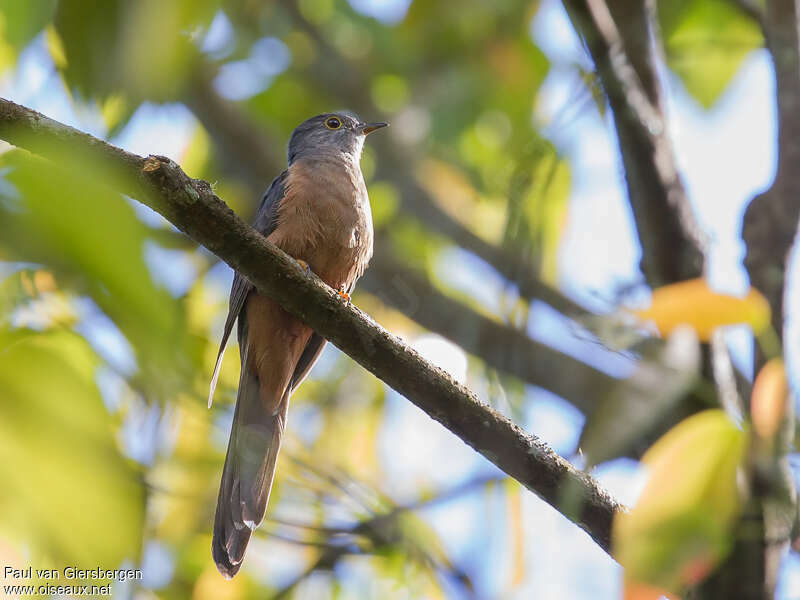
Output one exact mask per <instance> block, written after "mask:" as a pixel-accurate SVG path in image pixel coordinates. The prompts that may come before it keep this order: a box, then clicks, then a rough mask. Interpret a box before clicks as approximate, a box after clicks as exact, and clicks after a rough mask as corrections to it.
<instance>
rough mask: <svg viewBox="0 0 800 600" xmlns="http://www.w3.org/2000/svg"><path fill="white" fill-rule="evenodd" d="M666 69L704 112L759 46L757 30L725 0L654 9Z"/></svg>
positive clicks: (681, 0)
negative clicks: (663, 50) (662, 44)
mask: <svg viewBox="0 0 800 600" xmlns="http://www.w3.org/2000/svg"><path fill="white" fill-rule="evenodd" d="M658 17H659V20H660V22H661V31H662V34H663V38H664V46H665V48H666V53H667V64H668V65H669V67H670V69H672V71H674V72H675V73H676V74H677V75H678V77H680V79H681V81H683V84H684V85H685V86H686V90H687V91H688V92H689V94H690V95H691V96H692V97H693V98H694V99H695V100H697V101H698V102H699V103H700V104H701V105H702V106H703V108H706V109H708V108H710V107H711V106H712V105H713V104H714V103H715V102H716V101H717V99H719V97H720V95H721V94H722V93H723V92H724V91H725V88H726V87H727V86H728V84H729V83H730V82H731V79H733V76H734V75H735V74H736V72H737V71H738V70H739V67H740V66H741V64H742V61H743V60H744V58H745V57H746V56H747V54H749V53H750V51H751V50H754V49H755V48H759V47H761V46H762V45H763V38H762V36H761V31H760V29H759V27H758V25H757V24H756V23H755V22H754V21H753V20H752V19H750V18H748V17H747V16H746V15H744V14H743V13H742V11H740V10H739V9H738V8H736V6H735V4H734V3H732V2H727V1H726V0H672V1H670V2H659V3H658Z"/></svg>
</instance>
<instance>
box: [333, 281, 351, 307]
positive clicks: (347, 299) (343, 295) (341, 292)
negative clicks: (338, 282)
mask: <svg viewBox="0 0 800 600" xmlns="http://www.w3.org/2000/svg"><path fill="white" fill-rule="evenodd" d="M336 295H337V296H339V298H341V299H342V300H344V301H345V302H346V303H347V305H348V306H350V294H348V293H347V292H346V291H345V289H344V286H341V287H339V289H338V290H336Z"/></svg>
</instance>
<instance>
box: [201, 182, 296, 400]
mask: <svg viewBox="0 0 800 600" xmlns="http://www.w3.org/2000/svg"><path fill="white" fill-rule="evenodd" d="M287 176H288V171H284V172H283V173H281V174H280V175H279V176H278V177H276V178H275V179H274V180H273V181H272V184H271V185H270V186H269V188H268V189H267V191H266V192H265V193H264V196H263V197H262V198H261V205H260V206H259V207H258V211H257V212H256V218H255V221H254V222H253V227H254V228H255V229H256V231H258V232H259V233H260V234H261V235H263V236H264V237H267V236H268V235H269V234H270V233H272V232H273V231H274V230H275V227H276V226H277V221H278V206H279V205H280V201H281V200H282V199H283V195H284V192H285V182H286V177H287ZM253 288H254V286H253V284H252V283H250V282H249V281H248V280H247V279H246V278H245V277H243V276H242V275H240V274H239V273H235V274H234V276H233V285H232V286H231V296H230V300H229V302H228V318H227V319H226V320H225V328H224V329H223V331H222V340H221V341H220V344H219V352H218V353H217V362H216V364H215V365H214V375H213V376H212V377H211V386H210V388H209V391H208V407H209V408H211V401H212V400H213V399H214V390H216V389H217V379H219V371H220V368H221V367H222V357H223V356H224V354H225V346H226V345H227V344H228V338H229V337H230V335H231V331H233V324H234V323H235V322H236V319H237V317H238V316H239V313H240V312H241V311H242V308H243V307H244V302H245V300H246V299H247V296H248V294H250V292H251V291H252V290H253Z"/></svg>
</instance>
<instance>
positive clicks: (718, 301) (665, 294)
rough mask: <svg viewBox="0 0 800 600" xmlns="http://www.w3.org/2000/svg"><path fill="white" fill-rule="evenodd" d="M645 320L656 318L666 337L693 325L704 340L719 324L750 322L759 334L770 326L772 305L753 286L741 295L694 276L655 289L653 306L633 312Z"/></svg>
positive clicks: (655, 320)
mask: <svg viewBox="0 0 800 600" xmlns="http://www.w3.org/2000/svg"><path fill="white" fill-rule="evenodd" d="M633 314H635V315H636V316H637V317H639V318H640V319H642V320H643V321H652V322H653V323H655V325H656V327H657V328H658V331H659V333H660V334H661V335H662V336H668V335H669V334H670V333H671V332H672V331H673V330H674V329H675V328H676V327H678V326H679V325H683V324H686V325H690V326H692V327H694V329H695V331H697V337H699V338H700V339H701V340H703V341H709V340H710V339H711V336H712V334H713V333H714V330H715V329H716V328H717V327H723V326H725V325H737V324H748V325H750V327H752V328H753V331H754V332H755V333H756V334H759V333H761V332H762V331H763V330H764V329H766V328H767V326H769V323H770V308H769V303H768V302H767V300H766V298H764V296H762V295H761V293H760V292H759V291H758V290H756V289H754V288H751V289H750V291H749V292H748V293H747V295H746V296H744V297H743V298H739V297H736V296H730V295H728V294H720V293H719V292H715V291H713V290H712V289H711V288H710V287H709V286H708V282H707V281H706V280H705V279H690V280H688V281H681V282H679V283H673V284H670V285H665V286H663V287H660V288H658V289H656V290H653V298H652V302H651V304H650V307H649V308H647V309H644V310H638V311H633Z"/></svg>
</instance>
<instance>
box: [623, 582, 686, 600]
mask: <svg viewBox="0 0 800 600" xmlns="http://www.w3.org/2000/svg"><path fill="white" fill-rule="evenodd" d="M624 585H625V596H624V600H661V598H668V599H669V600H681V599H680V598H678V596H668V595H667V593H666V592H665V591H664V590H662V589H661V588H658V587H655V586H652V585H648V584H646V583H639V582H638V581H626V582H625V584H624Z"/></svg>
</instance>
